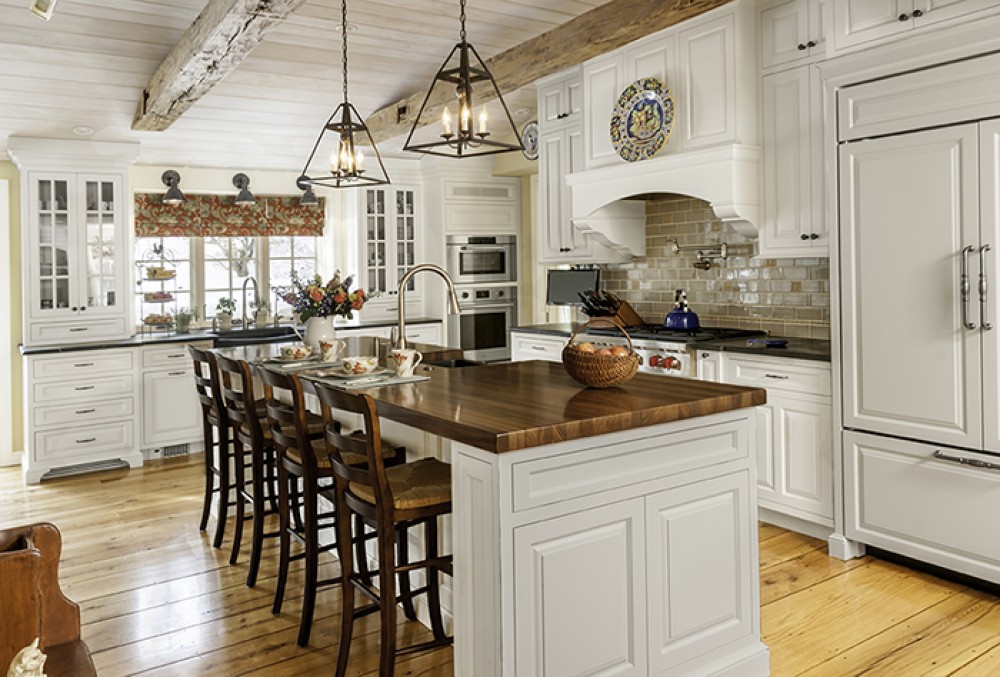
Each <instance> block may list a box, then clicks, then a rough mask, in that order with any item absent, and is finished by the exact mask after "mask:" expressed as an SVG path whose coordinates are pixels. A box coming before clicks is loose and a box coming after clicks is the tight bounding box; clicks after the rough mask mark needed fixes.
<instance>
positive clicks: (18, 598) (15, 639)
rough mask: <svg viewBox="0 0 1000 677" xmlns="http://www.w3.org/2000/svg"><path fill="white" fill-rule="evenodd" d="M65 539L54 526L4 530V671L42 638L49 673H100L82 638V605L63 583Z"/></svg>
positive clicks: (0, 661) (0, 602)
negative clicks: (68, 594)
mask: <svg viewBox="0 0 1000 677" xmlns="http://www.w3.org/2000/svg"><path fill="white" fill-rule="evenodd" d="M61 552H62V537H61V536H60V534H59V530H58V529H57V528H56V527H55V526H54V525H52V524H47V523H40V524H31V525H27V526H21V527H13V528H11V529H0V609H2V613H3V622H0V673H6V671H7V666H8V665H10V662H11V660H12V659H13V658H14V656H15V655H16V654H17V652H18V651H20V650H21V649H23V648H24V647H26V646H27V645H28V644H30V643H31V642H32V641H34V639H35V638H36V637H39V638H41V642H40V648H41V649H42V651H43V652H44V653H45V654H46V655H47V656H48V658H47V660H46V661H45V674H46V675H48V677H62V676H66V677H69V676H70V675H72V676H73V677H88V676H90V675H96V674H97V672H96V671H95V670H94V663H93V661H92V660H91V659H90V651H89V650H88V649H87V645H86V644H85V643H84V642H83V641H82V640H81V639H80V607H79V606H77V605H76V604H74V603H73V602H71V601H70V600H69V599H67V598H66V596H65V595H63V593H62V590H61V589H60V587H59V556H60V553H61Z"/></svg>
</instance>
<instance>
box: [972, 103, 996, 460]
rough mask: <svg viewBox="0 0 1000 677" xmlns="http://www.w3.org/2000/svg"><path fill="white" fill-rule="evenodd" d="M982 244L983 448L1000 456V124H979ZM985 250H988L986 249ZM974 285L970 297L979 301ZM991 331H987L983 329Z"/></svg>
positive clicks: (977, 314)
mask: <svg viewBox="0 0 1000 677" xmlns="http://www.w3.org/2000/svg"><path fill="white" fill-rule="evenodd" d="M979 157H980V165H979V167H980V168H979V179H980V201H981V202H980V214H981V229H982V236H981V243H980V251H979V252H977V254H979V257H978V258H979V260H978V261H977V262H976V264H975V266H974V269H975V270H976V271H977V272H978V271H980V269H981V270H982V272H983V273H985V278H984V279H985V281H986V287H987V293H986V295H985V301H984V302H982V303H978V304H976V305H978V311H977V312H975V313H974V318H975V321H976V323H977V324H979V326H980V331H981V332H982V337H983V410H984V411H985V412H987V413H986V414H985V415H984V416H983V447H984V448H985V449H986V450H987V451H992V452H994V453H1000V420H998V419H1000V416H998V415H997V412H998V411H1000V329H998V328H997V325H998V323H1000V315H998V314H997V313H998V312H1000V301H998V299H1000V122H998V121H996V120H990V121H987V122H983V123H981V124H980V125H979ZM985 247H989V249H986V248H985ZM977 286H978V285H976V284H975V283H973V284H972V288H973V290H976V291H974V292H973V298H975V299H976V300H977V301H978V300H979V294H978V290H977ZM987 326H990V327H991V328H989V329H987V328H986V327H987Z"/></svg>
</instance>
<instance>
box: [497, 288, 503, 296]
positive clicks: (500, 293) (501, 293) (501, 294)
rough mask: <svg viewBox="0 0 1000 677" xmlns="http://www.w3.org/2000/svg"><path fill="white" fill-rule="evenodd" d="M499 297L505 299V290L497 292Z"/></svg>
mask: <svg viewBox="0 0 1000 677" xmlns="http://www.w3.org/2000/svg"><path fill="white" fill-rule="evenodd" d="M497 296H499V297H500V298H503V289H501V290H500V291H498V292H497Z"/></svg>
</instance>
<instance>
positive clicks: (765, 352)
mask: <svg viewBox="0 0 1000 677" xmlns="http://www.w3.org/2000/svg"><path fill="white" fill-rule="evenodd" d="M579 326H580V325H579V324H578V323H570V322H562V323H555V322H554V323H551V324H531V325H527V326H524V327H514V328H513V329H511V331H517V332H523V333H526V334H549V335H553V336H569V335H570V334H572V333H573V331H574V330H575V329H576V328H577V327H579ZM767 338H774V339H785V340H786V341H788V345H786V346H785V347H783V348H764V347H761V346H757V347H751V346H749V345H748V344H747V339H745V338H734V339H725V340H720V341H698V342H696V343H692V344H690V345H691V347H692V348H693V349H696V350H725V351H729V352H736V353H751V354H757V355H761V356H765V357H787V358H793V359H796V360H815V361H817V362H829V361H830V342H829V341H826V340H823V339H808V338H786V337H784V336H769V337H767Z"/></svg>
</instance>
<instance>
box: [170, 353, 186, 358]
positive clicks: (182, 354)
mask: <svg viewBox="0 0 1000 677" xmlns="http://www.w3.org/2000/svg"><path fill="white" fill-rule="evenodd" d="M167 357H169V358H170V359H172V360H174V359H177V358H178V357H187V355H185V354H184V353H174V354H173V355H167Z"/></svg>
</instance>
